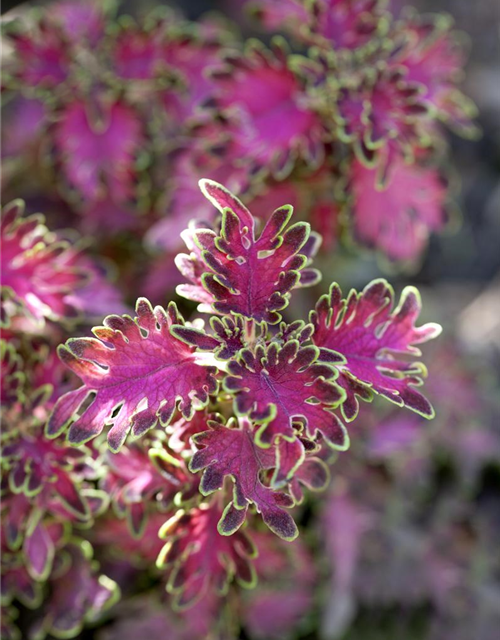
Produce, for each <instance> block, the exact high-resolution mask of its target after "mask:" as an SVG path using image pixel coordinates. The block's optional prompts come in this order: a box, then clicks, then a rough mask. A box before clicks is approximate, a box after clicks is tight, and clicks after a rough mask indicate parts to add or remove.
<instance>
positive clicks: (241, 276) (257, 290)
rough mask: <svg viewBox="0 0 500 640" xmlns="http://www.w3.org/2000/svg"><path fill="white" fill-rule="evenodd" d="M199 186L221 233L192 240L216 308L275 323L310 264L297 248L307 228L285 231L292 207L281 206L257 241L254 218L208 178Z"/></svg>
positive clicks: (300, 226) (304, 239)
mask: <svg viewBox="0 0 500 640" xmlns="http://www.w3.org/2000/svg"><path fill="white" fill-rule="evenodd" d="M200 187H201V190H202V191H203V193H204V195H205V196H206V197H207V198H208V199H209V200H210V201H211V202H212V203H213V204H214V205H215V206H216V207H217V209H219V211H220V212H221V213H222V225H221V232H220V235H218V236H217V235H216V234H215V233H214V232H213V231H208V230H205V231H203V230H199V231H197V232H196V236H195V237H196V241H197V243H198V244H199V245H200V246H201V247H203V249H204V251H203V252H202V258H203V260H204V262H205V263H206V265H207V270H208V272H206V273H205V274H204V275H203V276H202V282H203V286H204V287H205V289H206V290H207V291H208V292H209V293H210V294H211V295H212V296H213V298H214V302H213V307H214V309H215V310H216V311H218V312H219V313H222V314H229V313H234V314H240V315H242V316H244V317H245V318H249V319H254V320H256V321H257V322H262V321H266V322H269V323H271V324H274V323H276V322H279V320H280V318H281V316H280V314H279V313H278V312H279V311H281V310H282V309H284V308H285V307H286V306H287V304H288V300H289V294H290V291H291V290H292V289H293V288H295V287H298V286H300V284H301V275H300V271H301V270H302V269H303V268H304V267H305V266H306V265H307V263H308V257H307V256H306V255H303V254H301V253H300V250H301V249H302V247H304V245H305V244H306V242H307V240H308V238H309V234H310V228H309V225H308V224H307V223H305V222H297V223H295V224H293V225H292V226H290V227H288V228H287V225H288V222H289V220H290V218H291V216H292V207H290V206H283V207H281V208H279V209H276V211H275V212H274V213H273V214H272V216H271V217H270V219H269V220H268V222H267V224H266V226H265V227H264V229H263V231H262V233H261V235H260V236H259V238H258V239H256V237H255V220H254V218H253V217H252V215H251V213H250V212H249V211H248V209H247V208H246V207H245V206H244V205H243V204H242V203H241V202H240V201H239V200H238V199H237V198H236V197H235V196H233V195H232V194H231V193H230V192H229V191H228V190H227V189H225V188H224V187H222V186H221V185H220V184H218V183H216V182H213V181H212V180H202V181H200ZM316 280H317V278H316ZM308 284H310V282H308Z"/></svg>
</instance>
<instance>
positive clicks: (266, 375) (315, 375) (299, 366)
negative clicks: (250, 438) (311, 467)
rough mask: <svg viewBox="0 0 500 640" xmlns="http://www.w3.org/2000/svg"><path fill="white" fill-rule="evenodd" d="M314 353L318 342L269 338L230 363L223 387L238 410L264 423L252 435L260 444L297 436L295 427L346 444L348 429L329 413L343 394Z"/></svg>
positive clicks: (310, 435)
mask: <svg viewBox="0 0 500 640" xmlns="http://www.w3.org/2000/svg"><path fill="white" fill-rule="evenodd" d="M318 354H319V350H318V349H317V348H316V347H314V346H307V347H300V346H299V342H298V341H297V340H290V341H289V342H287V343H286V344H285V345H284V346H283V347H281V348H280V347H279V346H278V345H277V344H276V343H272V344H270V345H269V346H268V347H267V348H264V347H262V346H260V345H258V346H257V347H256V348H255V351H251V350H250V349H244V350H242V351H241V352H240V354H239V355H238V358H237V360H232V361H230V362H229V365H228V371H229V374H230V375H229V376H227V377H226V379H225V381H224V385H225V388H226V390H227V391H229V392H231V393H234V394H235V408H236V412H237V413H238V414H239V415H248V416H249V417H250V418H251V419H252V420H253V421H254V422H256V423H257V424H260V425H262V426H261V428H260V429H259V431H258V433H257V436H256V441H257V443H258V444H260V445H261V446H264V447H269V446H270V445H271V444H272V443H273V441H274V440H275V439H276V438H284V439H285V440H288V441H293V440H295V438H296V437H297V430H296V427H297V428H299V429H303V434H304V437H306V438H308V439H310V440H315V439H316V437H317V433H318V432H320V433H321V435H322V436H323V437H324V438H325V440H326V441H327V442H328V444H329V445H330V446H332V447H333V448H335V449H340V450H345V449H347V448H348V445H349V439H348V436H347V432H346V430H345V428H344V427H343V425H342V424H341V422H340V421H339V419H338V418H337V416H336V415H335V414H334V413H333V412H332V410H333V409H334V408H335V407H337V406H338V405H339V404H340V403H341V402H342V401H343V399H344V398H345V393H344V392H343V391H342V389H341V388H340V387H338V386H337V385H336V384H335V383H334V382H333V381H334V379H335V377H336V373H335V370H334V369H333V368H332V367H331V366H329V365H325V364H319V363H318V362H317V358H318ZM282 454H283V451H282V452H281V455H282ZM288 455H289V452H287V457H288ZM296 455H298V451H297V450H296ZM297 463H298V460H297ZM286 466H288V467H289V466H291V465H290V462H289V461H288V462H287V465H286ZM286 475H287V474H286Z"/></svg>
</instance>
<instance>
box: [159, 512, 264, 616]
mask: <svg viewBox="0 0 500 640" xmlns="http://www.w3.org/2000/svg"><path fill="white" fill-rule="evenodd" d="M220 516H221V512H220V509H219V508H218V507H217V506H216V505H214V504H212V505H208V504H203V505H201V506H200V507H198V508H195V509H191V510H190V511H188V512H185V511H183V510H180V511H179V512H178V513H177V514H176V515H175V516H174V517H173V518H171V519H170V520H169V521H168V522H166V523H165V524H164V526H163V527H162V528H161V530H160V537H162V538H167V539H168V542H167V543H166V545H165V546H164V547H163V549H162V550H161V552H160V555H159V556H158V561H157V565H158V567H159V568H167V569H169V570H170V575H169V580H168V583H167V590H168V591H169V592H170V593H172V594H173V595H174V606H175V607H176V608H178V609H185V608H187V607H190V606H192V605H194V604H195V602H197V601H198V600H199V599H200V598H201V597H203V595H205V594H206V593H208V592H210V591H215V592H216V593H218V594H220V595H224V594H225V593H227V589H228V585H229V583H230V582H231V581H232V579H233V578H236V580H237V582H238V584H240V585H241V586H243V587H252V586H254V584H255V571H254V569H253V566H252V564H251V558H252V557H253V556H254V555H255V549H254V547H253V544H252V543H251V541H250V540H249V538H248V537H247V536H246V534H245V533H244V532H243V531H237V532H236V533H235V534H234V536H231V537H227V536H221V535H219V533H218V531H217V520H219V518H220Z"/></svg>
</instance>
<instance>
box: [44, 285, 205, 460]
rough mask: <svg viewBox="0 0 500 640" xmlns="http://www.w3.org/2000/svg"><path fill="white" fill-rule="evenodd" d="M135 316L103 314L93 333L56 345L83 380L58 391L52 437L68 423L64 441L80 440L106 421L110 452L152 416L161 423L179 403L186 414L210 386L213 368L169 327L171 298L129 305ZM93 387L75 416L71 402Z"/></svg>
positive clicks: (173, 314)
mask: <svg viewBox="0 0 500 640" xmlns="http://www.w3.org/2000/svg"><path fill="white" fill-rule="evenodd" d="M136 312H137V318H136V319H135V320H133V319H132V318H130V317H129V316H108V317H107V318H106V319H105V321H104V326H103V327H97V328H95V329H94V334H95V336H96V338H76V339H72V340H68V342H67V343H66V345H64V346H62V347H60V349H59V354H60V357H61V359H62V360H63V362H64V363H65V364H66V365H67V366H68V367H69V368H70V369H71V370H72V371H74V372H75V373H76V374H77V375H78V376H79V377H80V379H81V380H82V382H83V385H82V386H81V387H79V388H78V389H76V390H75V391H70V392H69V393H66V394H65V395H64V396H62V397H61V398H60V399H59V400H58V402H57V403H56V405H55V407H54V411H53V413H52V415H51V417H50V420H49V423H48V429H47V433H48V435H49V436H51V437H54V436H56V435H58V434H59V433H61V432H62V431H63V430H64V429H65V428H66V426H67V425H68V423H69V422H70V421H71V420H73V419H74V418H77V419H76V420H75V422H73V424H72V425H71V427H70V430H69V440H70V442H71V443H72V444H81V443H83V442H86V441H87V440H90V439H91V438H93V437H95V436H97V435H98V434H99V433H101V431H102V430H103V428H104V426H105V425H111V429H110V431H109V433H108V443H109V446H110V448H111V449H112V450H114V451H117V450H118V449H119V448H120V447H121V446H122V444H123V443H124V441H125V439H126V437H127V434H128V432H129V430H130V429H132V433H133V435H134V436H140V435H142V434H144V433H145V432H146V431H149V430H150V429H152V428H153V427H154V426H155V425H156V424H157V422H158V421H160V423H161V424H162V425H163V426H166V425H167V424H168V423H169V421H170V420H171V418H172V416H173V413H174V411H175V409H176V407H178V408H179V409H180V411H181V412H182V414H183V415H184V416H185V417H186V418H190V417H191V416H192V415H193V412H194V408H195V407H194V404H193V401H194V402H195V403H196V404H197V405H198V408H199V407H201V406H203V405H205V404H206V403H207V402H208V396H209V394H213V393H215V392H216V390H217V382H216V379H215V377H214V374H215V369H214V368H213V367H210V366H203V365H200V364H198V362H197V358H196V354H195V353H194V350H193V349H192V348H191V347H189V346H188V345H187V344H186V343H184V342H182V341H180V340H178V339H177V338H175V336H173V335H172V334H171V333H170V328H171V326H172V325H173V324H182V323H183V319H182V317H181V316H180V315H179V313H178V311H177V308H176V306H175V304H173V303H171V304H170V305H169V307H168V310H167V311H165V310H164V309H163V308H162V307H156V308H155V309H153V308H152V306H151V305H150V303H149V302H148V301H147V300H145V299H144V298H140V299H139V300H138V302H137V307H136ZM91 394H94V398H93V400H92V401H91V403H90V404H89V405H88V406H85V407H84V409H83V411H82V413H81V415H80V416H79V417H77V411H78V409H79V408H80V407H81V406H82V405H83V403H84V402H85V401H86V400H87V398H88V397H89V396H90V395H91Z"/></svg>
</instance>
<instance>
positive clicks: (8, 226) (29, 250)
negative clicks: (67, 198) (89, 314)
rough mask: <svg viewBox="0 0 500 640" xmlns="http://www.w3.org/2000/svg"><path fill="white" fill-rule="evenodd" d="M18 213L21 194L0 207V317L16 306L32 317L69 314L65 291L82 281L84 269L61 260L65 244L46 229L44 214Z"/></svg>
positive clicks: (5, 320) (5, 318)
mask: <svg viewBox="0 0 500 640" xmlns="http://www.w3.org/2000/svg"><path fill="white" fill-rule="evenodd" d="M23 213H24V202H23V201H22V200H14V201H13V202H11V203H10V204H8V205H6V206H5V207H4V208H3V211H2V223H1V226H0V235H1V243H2V251H1V270H2V281H1V288H2V298H3V300H2V322H3V323H4V324H8V321H9V319H10V317H11V316H13V315H18V314H20V313H21V312H24V313H23V315H25V314H27V315H29V316H30V317H32V318H34V319H35V320H36V321H38V322H41V321H43V320H44V319H45V318H49V319H50V320H55V321H61V320H64V319H65V318H68V317H74V316H75V315H77V311H76V309H75V308H74V307H73V306H72V305H71V304H70V303H69V302H68V294H69V293H70V292H75V291H77V290H78V289H80V288H82V287H83V286H84V285H85V283H86V280H87V277H86V273H85V271H84V270H83V269H80V268H78V266H76V265H73V264H68V263H67V258H68V255H69V254H70V245H69V243H68V242H65V241H62V240H58V239H57V238H56V237H55V236H54V234H52V233H50V232H49V230H48V229H47V227H46V226H45V218H44V216H42V215H41V214H35V215H31V216H24V215H23ZM10 307H12V309H11V308H10Z"/></svg>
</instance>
